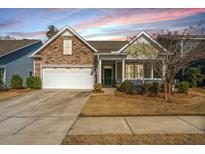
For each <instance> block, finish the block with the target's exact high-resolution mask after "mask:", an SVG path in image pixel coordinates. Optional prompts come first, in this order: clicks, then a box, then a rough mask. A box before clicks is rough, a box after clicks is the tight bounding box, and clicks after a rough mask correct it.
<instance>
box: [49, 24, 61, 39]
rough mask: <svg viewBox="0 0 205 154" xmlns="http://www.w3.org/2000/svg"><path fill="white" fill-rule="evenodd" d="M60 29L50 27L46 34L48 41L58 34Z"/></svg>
mask: <svg viewBox="0 0 205 154" xmlns="http://www.w3.org/2000/svg"><path fill="white" fill-rule="evenodd" d="M58 31H59V30H58V29H57V28H56V27H55V26H54V25H50V26H48V31H47V32H46V36H47V37H48V39H51V38H52V37H53V36H54V35H56V34H57V33H58Z"/></svg>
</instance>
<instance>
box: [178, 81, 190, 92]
mask: <svg viewBox="0 0 205 154" xmlns="http://www.w3.org/2000/svg"><path fill="white" fill-rule="evenodd" d="M188 91H189V83H188V82H187V81H182V82H180V83H179V84H178V92H179V93H188Z"/></svg>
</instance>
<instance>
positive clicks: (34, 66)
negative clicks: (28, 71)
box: [33, 59, 36, 76]
mask: <svg viewBox="0 0 205 154" xmlns="http://www.w3.org/2000/svg"><path fill="white" fill-rule="evenodd" d="M33 76H36V61H35V59H34V60H33Z"/></svg>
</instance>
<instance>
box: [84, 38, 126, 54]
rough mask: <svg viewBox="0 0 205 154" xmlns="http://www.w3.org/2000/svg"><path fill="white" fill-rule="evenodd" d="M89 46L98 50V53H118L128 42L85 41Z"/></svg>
mask: <svg viewBox="0 0 205 154" xmlns="http://www.w3.org/2000/svg"><path fill="white" fill-rule="evenodd" d="M87 42H88V43H89V44H90V45H91V46H93V47H94V48H95V49H97V50H98V52H100V53H110V52H111V51H118V50H119V49H121V48H122V47H123V46H124V45H126V44H127V43H128V41H87Z"/></svg>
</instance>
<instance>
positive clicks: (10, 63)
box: [0, 39, 43, 87]
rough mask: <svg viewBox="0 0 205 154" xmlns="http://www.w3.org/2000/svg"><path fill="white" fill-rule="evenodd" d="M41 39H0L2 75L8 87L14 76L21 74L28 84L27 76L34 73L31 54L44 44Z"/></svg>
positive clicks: (24, 83) (0, 74) (0, 72)
mask: <svg viewBox="0 0 205 154" xmlns="http://www.w3.org/2000/svg"><path fill="white" fill-rule="evenodd" d="M42 44H43V43H42V41H41V40H28V39H24V40H0V76H1V77H2V78H3V82H4V83H5V84H6V86H7V87H9V86H10V81H11V78H12V76H13V75H14V74H15V75H19V76H20V77H21V78H22V79H23V86H26V78H27V77H29V76H32V75H33V70H34V64H33V59H31V58H30V55H31V54H32V53H33V52H35V51H36V50H37V49H38V48H39V47H40V46H42Z"/></svg>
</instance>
